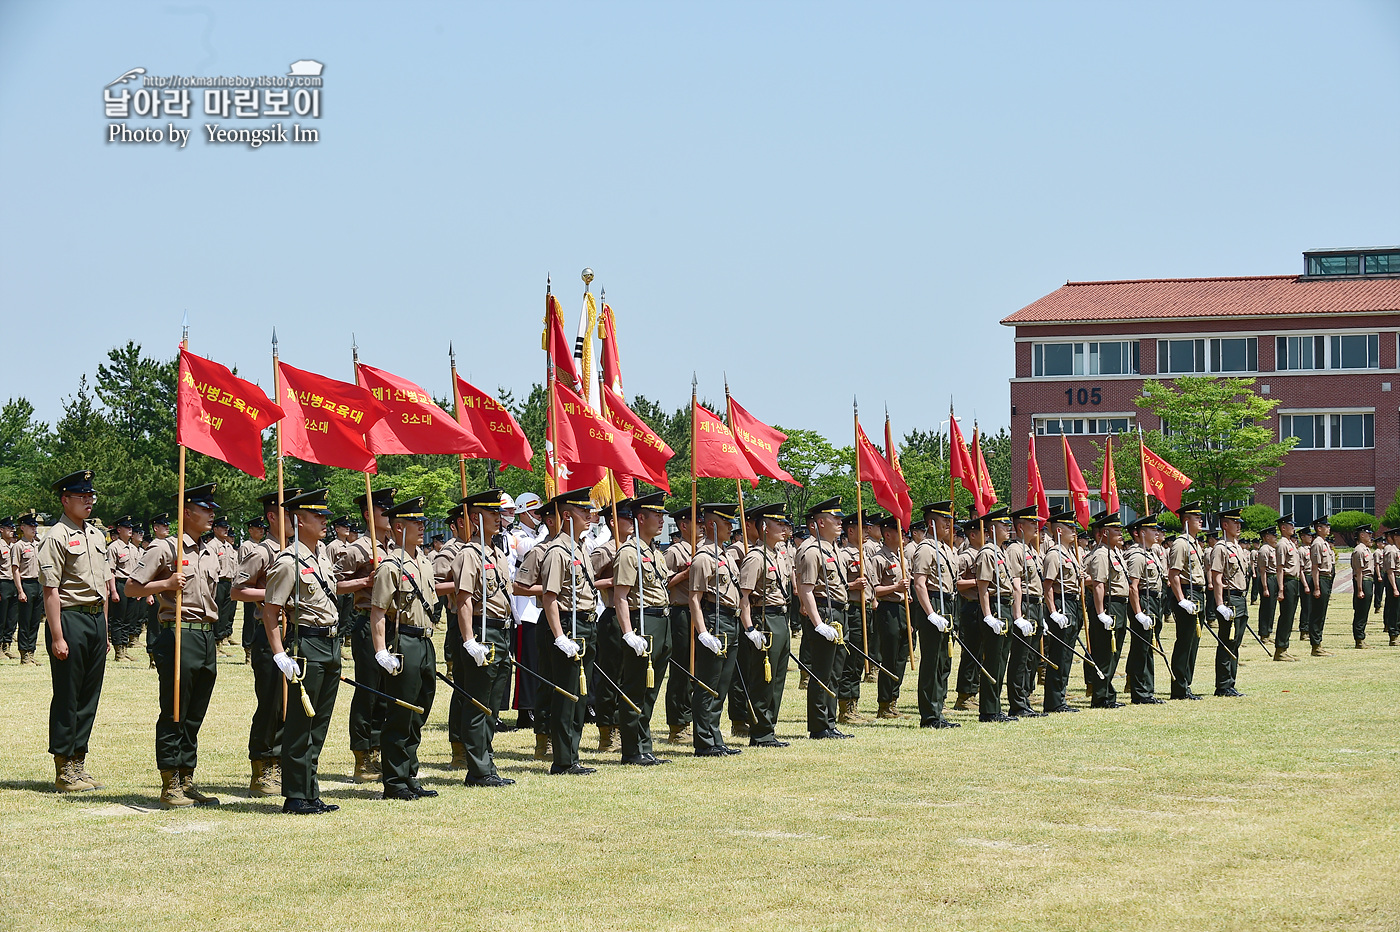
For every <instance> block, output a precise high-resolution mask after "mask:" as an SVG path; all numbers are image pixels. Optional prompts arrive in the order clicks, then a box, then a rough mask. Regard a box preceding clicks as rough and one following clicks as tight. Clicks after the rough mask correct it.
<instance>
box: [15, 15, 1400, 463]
mask: <svg viewBox="0 0 1400 932" xmlns="http://www.w3.org/2000/svg"><path fill="white" fill-rule="evenodd" d="M306 58H310V59H315V60H317V61H321V62H323V63H324V64H325V73H324V78H325V86H324V89H323V108H324V109H323V115H322V117H321V118H320V119H319V120H317V121H313V122H312V123H311V124H310V125H315V126H316V127H317V128H318V129H319V130H320V133H321V141H320V142H319V143H317V144H315V145H302V146H291V145H272V146H265V147H263V148H261V149H259V150H256V151H254V150H250V149H248V148H247V147H244V146H230V145H211V144H208V143H206V142H204V141H202V139H201V136H202V130H201V129H200V127H201V126H202V124H203V123H205V122H210V121H212V118H205V117H204V116H203V115H202V113H201V112H200V108H199V101H198V93H199V92H195V94H196V106H195V109H194V112H192V114H191V118H190V119H188V120H178V119H177V120H175V122H176V123H177V124H178V125H180V126H182V127H193V128H194V129H195V134H194V135H193V136H192V137H191V141H190V143H189V144H188V145H187V146H186V148H185V149H184V150H179V149H176V148H175V147H174V146H171V145H168V144H166V145H155V146H145V145H135V144H126V145H119V144H109V143H107V142H106V126H107V125H108V123H109V122H113V121H109V120H108V119H107V118H106V117H105V116H104V114H103V108H102V89H103V87H104V85H106V84H107V83H108V82H109V81H112V80H113V79H114V78H116V77H117V76H118V75H120V74H122V73H123V72H124V71H126V70H127V69H129V68H133V67H144V68H146V69H147V71H148V72H149V73H151V74H199V75H257V74H284V73H286V71H287V68H288V66H289V64H290V63H291V62H293V61H296V60H298V59H306ZM1397 87H1400V4H1396V3H1394V2H1331V3H1327V4H1290V3H1209V4H1196V3H1169V4H1121V3H1102V4H1096V3H1061V4H1051V3H977V4H974V3H964V4H938V3H913V4H902V3H860V4H855V3H851V4H834V3H777V2H767V3H735V4H726V3H705V4H699V3H695V4H679V3H673V4H626V3H590V4H577V3H575V4H551V3H529V4H467V3H460V4H458V3H452V4H430V3H396V4H388V3H381V4H369V3H333V4H332V3H325V4H322V3H256V2H240V3H236V4H234V3H203V4H190V5H185V4H179V3H167V2H161V3H122V4H110V3H95V2H94V3H62V2H51V0H46V2H17V0H7V2H3V3H0V173H2V174H0V177H2V178H3V184H4V191H5V196H4V208H3V213H2V214H0V216H3V218H4V223H3V224H0V306H3V308H4V313H3V323H0V333H2V334H3V336H4V345H5V347H6V349H7V352H6V363H5V365H4V367H3V369H0V372H3V375H0V398H6V397H11V396H14V395H19V394H23V395H26V396H28V397H29V398H30V399H31V400H32V401H33V402H34V403H35V405H36V407H37V408H38V409H39V412H40V414H41V415H42V416H44V417H46V418H52V417H54V416H56V415H57V413H58V411H59V402H60V398H61V397H62V396H63V395H66V394H69V393H71V392H72V391H73V390H74V389H75V388H76V387H77V380H78V375H79V373H80V372H82V371H88V372H91V371H92V370H93V369H94V368H95V366H96V363H97V362H98V360H99V358H100V357H101V356H102V355H103V354H105V352H106V350H107V349H108V348H109V347H111V346H113V345H116V344H118V343H121V342H124V341H125V340H126V339H128V338H131V339H135V340H138V341H140V342H141V343H143V344H145V345H146V346H147V347H148V348H149V349H150V350H152V351H155V352H160V353H161V354H167V353H173V352H174V349H175V346H176V344H177V342H178V339H179V325H180V317H181V314H182V312H184V311H185V310H188V312H189V315H190V325H191V330H190V340H191V348H192V349H193V350H194V351H195V352H199V353H201V354H203V355H208V356H211V357H213V358H215V359H218V360H220V361H221V362H224V363H227V364H230V365H236V366H238V367H239V370H240V372H241V373H242V374H244V375H245V376H248V377H252V378H254V379H258V380H260V381H263V382H264V384H266V383H267V382H268V381H269V380H270V360H269V345H268V344H269V337H270V334H271V331H272V328H273V327H274V326H275V327H276V328H277V331H278V335H279V337H280V338H281V342H282V355H283V358H284V359H285V360H286V361H288V362H289V363H291V364H293V365H296V366H299V367H302V368H308V369H314V370H317V371H321V372H324V373H326V374H328V375H333V376H336V377H339V378H349V377H350V376H351V368H350V340H351V333H352V331H353V332H354V334H355V335H356V337H357V339H358V342H359V346H360V354H361V358H362V360H363V361H365V362H368V363H371V364H373V365H376V366H379V367H381V368H385V369H389V370H391V371H394V372H398V373H400V374H402V375H405V376H408V377H411V378H414V379H415V380H417V381H419V382H421V383H422V384H423V385H424V386H425V387H427V388H429V389H430V390H432V391H434V392H435V393H439V394H445V393H447V392H448V390H449V382H448V369H447V344H448V341H449V340H450V341H452V342H453V343H454V344H455V346H456V349H457V353H458V364H459V368H460V370H461V372H462V373H463V375H465V376H467V377H469V378H470V379H471V380H472V381H474V382H476V383H477V384H479V385H481V386H482V387H485V388H494V387H496V386H505V387H507V388H511V389H513V390H516V391H517V392H524V391H525V390H527V389H528V387H529V384H530V383H531V381H534V380H537V379H539V378H540V376H541V373H542V372H543V354H542V353H541V352H540V349H539V346H540V343H539V333H540V321H541V316H542V306H543V291H544V280H545V275H546V273H552V274H553V276H554V281H555V290H556V293H557V294H559V295H561V297H562V300H563V303H564V306H565V308H566V310H567V312H568V314H569V316H570V318H571V320H570V327H571V328H572V327H573V326H574V318H575V317H576V315H577V313H578V308H579V305H580V298H581V293H582V285H581V282H580V281H579V271H580V270H581V269H582V268H583V267H584V266H591V267H592V268H593V269H594V270H595V271H596V273H597V275H598V278H597V281H596V282H595V283H594V288H595V291H596V290H597V288H598V287H599V286H602V287H604V288H606V289H607V293H608V297H609V299H610V301H611V303H612V304H613V306H614V308H615V309H616V312H617V315H618V322H619V332H620V342H621V347H622V363H623V372H624V375H625V383H626V388H627V391H628V394H629V395H631V394H635V393H640V394H644V395H647V396H649V397H651V398H654V399H657V400H660V401H662V402H663V403H665V404H667V405H681V404H683V403H684V402H685V400H686V398H685V396H686V392H687V391H688V389H689V381H690V373H691V371H692V370H695V371H696V372H697V373H698V375H699V379H700V390H701V393H702V394H704V395H708V396H709V397H710V398H712V399H721V400H722V397H723V387H722V375H723V373H724V372H725V371H727V372H728V375H729V381H730V384H731V386H732V388H733V390H734V393H735V396H736V397H737V398H739V399H740V400H741V401H742V402H743V403H744V405H745V406H746V407H747V408H748V409H749V410H750V411H752V412H753V413H754V414H755V415H756V416H758V417H762V418H765V419H766V420H768V421H770V422H771V423H780V424H785V425H792V426H802V427H810V428H814V429H817V430H820V431H822V432H823V433H825V434H827V435H828V436H829V437H831V438H833V439H836V440H838V441H841V442H850V441H849V431H850V403H851V398H852V396H853V395H858V396H859V398H860V401H861V405H862V410H863V411H864V412H865V413H866V417H867V419H868V420H869V421H871V422H872V423H873V422H878V420H879V418H880V413H881V409H882V406H883V405H884V404H886V403H888V405H889V410H890V413H891V416H892V417H893V418H894V423H895V427H896V430H898V431H901V432H902V431H904V430H907V429H910V428H913V427H923V428H933V427H935V426H936V422H937V421H938V420H939V419H940V418H941V417H943V416H945V415H942V414H941V412H943V411H944V410H945V408H946V405H947V401H948V397H949V396H950V395H952V396H953V397H954V398H955V400H956V403H957V407H958V410H959V414H961V415H973V414H976V416H977V417H978V418H979V419H980V420H981V421H982V422H983V423H984V424H988V425H990V426H999V425H1003V424H1005V423H1007V421H1008V416H1007V415H1008V411H1007V408H1008V389H1007V382H1006V380H1007V378H1009V377H1010V375H1011V374H1012V353H1011V349H1012V346H1011V332H1010V331H1009V330H1008V329H1007V328H1004V327H1001V326H999V325H998V323H997V321H998V320H999V319H1000V318H1001V317H1003V316H1005V315H1007V314H1009V313H1011V312H1013V311H1015V310H1016V309H1018V308H1020V307H1022V306H1024V305H1025V304H1027V303H1029V302H1031V301H1033V300H1035V299H1036V298H1038V297H1040V296H1041V295H1043V294H1045V293H1047V292H1049V291H1051V290H1053V289H1054V288H1056V287H1057V286H1059V285H1060V284H1062V283H1063V282H1064V281H1066V280H1067V279H1075V280H1088V279H1107V278H1144V277H1191V276H1213V275H1251V274H1273V273H1291V272H1296V271H1299V270H1300V268H1301V262H1302V260H1301V253H1302V251H1303V250H1304V249H1308V248H1314V247H1319V246H1340V245H1377V244H1393V243H1396V242H1397V241H1400V229H1397V222H1396V221H1397V218H1400V187H1397V185H1396V184H1395V183H1394V176H1395V169H1396V166H1397V165H1400V120H1397V118H1396V116H1397V113H1396V109H1397V108H1396V103H1395V94H1396V88H1397ZM133 88H134V85H133ZM127 122H128V124H129V125H131V126H133V127H134V126H139V125H143V121H141V120H139V119H131V120H127ZM167 122H169V121H168V120H165V119H162V120H161V121H159V123H158V125H164V124H165V123H167ZM223 122H224V125H225V127H228V126H230V125H235V126H237V125H244V126H246V125H251V126H263V125H267V124H268V123H270V122H273V121H271V120H263V119H258V120H248V121H236V120H228V121H223Z"/></svg>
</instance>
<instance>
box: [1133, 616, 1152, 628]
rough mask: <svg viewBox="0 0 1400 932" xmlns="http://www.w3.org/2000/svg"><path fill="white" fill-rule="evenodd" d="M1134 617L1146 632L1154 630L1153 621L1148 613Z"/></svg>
mask: <svg viewBox="0 0 1400 932" xmlns="http://www.w3.org/2000/svg"><path fill="white" fill-rule="evenodd" d="M1133 617H1134V618H1136V619H1137V623H1138V624H1140V625H1142V629H1143V630H1144V631H1151V630H1152V619H1151V617H1149V616H1148V614H1147V613H1146V612H1138V613H1137V614H1136V615H1134V616H1133Z"/></svg>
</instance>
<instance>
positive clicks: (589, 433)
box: [554, 382, 647, 489]
mask: <svg viewBox="0 0 1400 932" xmlns="http://www.w3.org/2000/svg"><path fill="white" fill-rule="evenodd" d="M554 426H555V429H556V432H557V436H556V438H555V450H556V452H557V455H558V457H559V466H558V469H559V478H560V488H561V489H581V488H585V485H584V483H585V482H587V485H588V486H589V487H591V486H594V485H597V484H598V483H599V482H600V481H602V480H603V479H604V478H605V477H606V471H607V470H609V469H611V470H613V471H614V472H619V473H623V474H625V475H628V476H645V475H647V468H646V466H645V465H643V463H642V461H641V460H640V459H639V458H638V457H637V453H636V451H634V450H633V449H632V435H631V434H630V433H628V432H626V431H622V430H619V429H617V428H616V427H614V426H613V425H612V424H610V423H608V421H607V420H606V419H604V417H603V416H602V415H601V414H599V413H598V412H597V411H595V410H593V408H592V407H590V406H589V405H588V403H587V402H585V401H584V400H583V399H582V398H580V397H579V396H578V395H577V394H575V393H574V392H573V391H572V390H571V389H569V388H568V387H567V386H565V385H563V384H560V383H557V382H556V383H555V385H554ZM565 479H567V480H568V481H564V480H565ZM589 479H591V480H592V481H589Z"/></svg>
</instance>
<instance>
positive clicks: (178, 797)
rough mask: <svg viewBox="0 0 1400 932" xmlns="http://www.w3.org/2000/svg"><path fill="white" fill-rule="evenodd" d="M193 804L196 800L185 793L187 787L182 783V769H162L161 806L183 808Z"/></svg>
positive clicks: (164, 807)
mask: <svg viewBox="0 0 1400 932" xmlns="http://www.w3.org/2000/svg"><path fill="white" fill-rule="evenodd" d="M193 805H194V800H193V799H190V798H189V797H188V796H186V795H185V788H184V786H183V785H182V784H181V783H180V771H178V770H162V771H161V772H160V807H161V808H162V809H183V808H185V807H186V806H193Z"/></svg>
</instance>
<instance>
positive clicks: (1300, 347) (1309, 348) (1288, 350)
mask: <svg viewBox="0 0 1400 932" xmlns="http://www.w3.org/2000/svg"><path fill="white" fill-rule="evenodd" d="M1326 355H1327V338H1326V337H1322V336H1310V337H1279V338H1278V347H1277V350H1276V352H1275V355H1274V368H1275V369H1277V370H1279V371H1284V370H1287V369H1323V368H1326Z"/></svg>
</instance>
